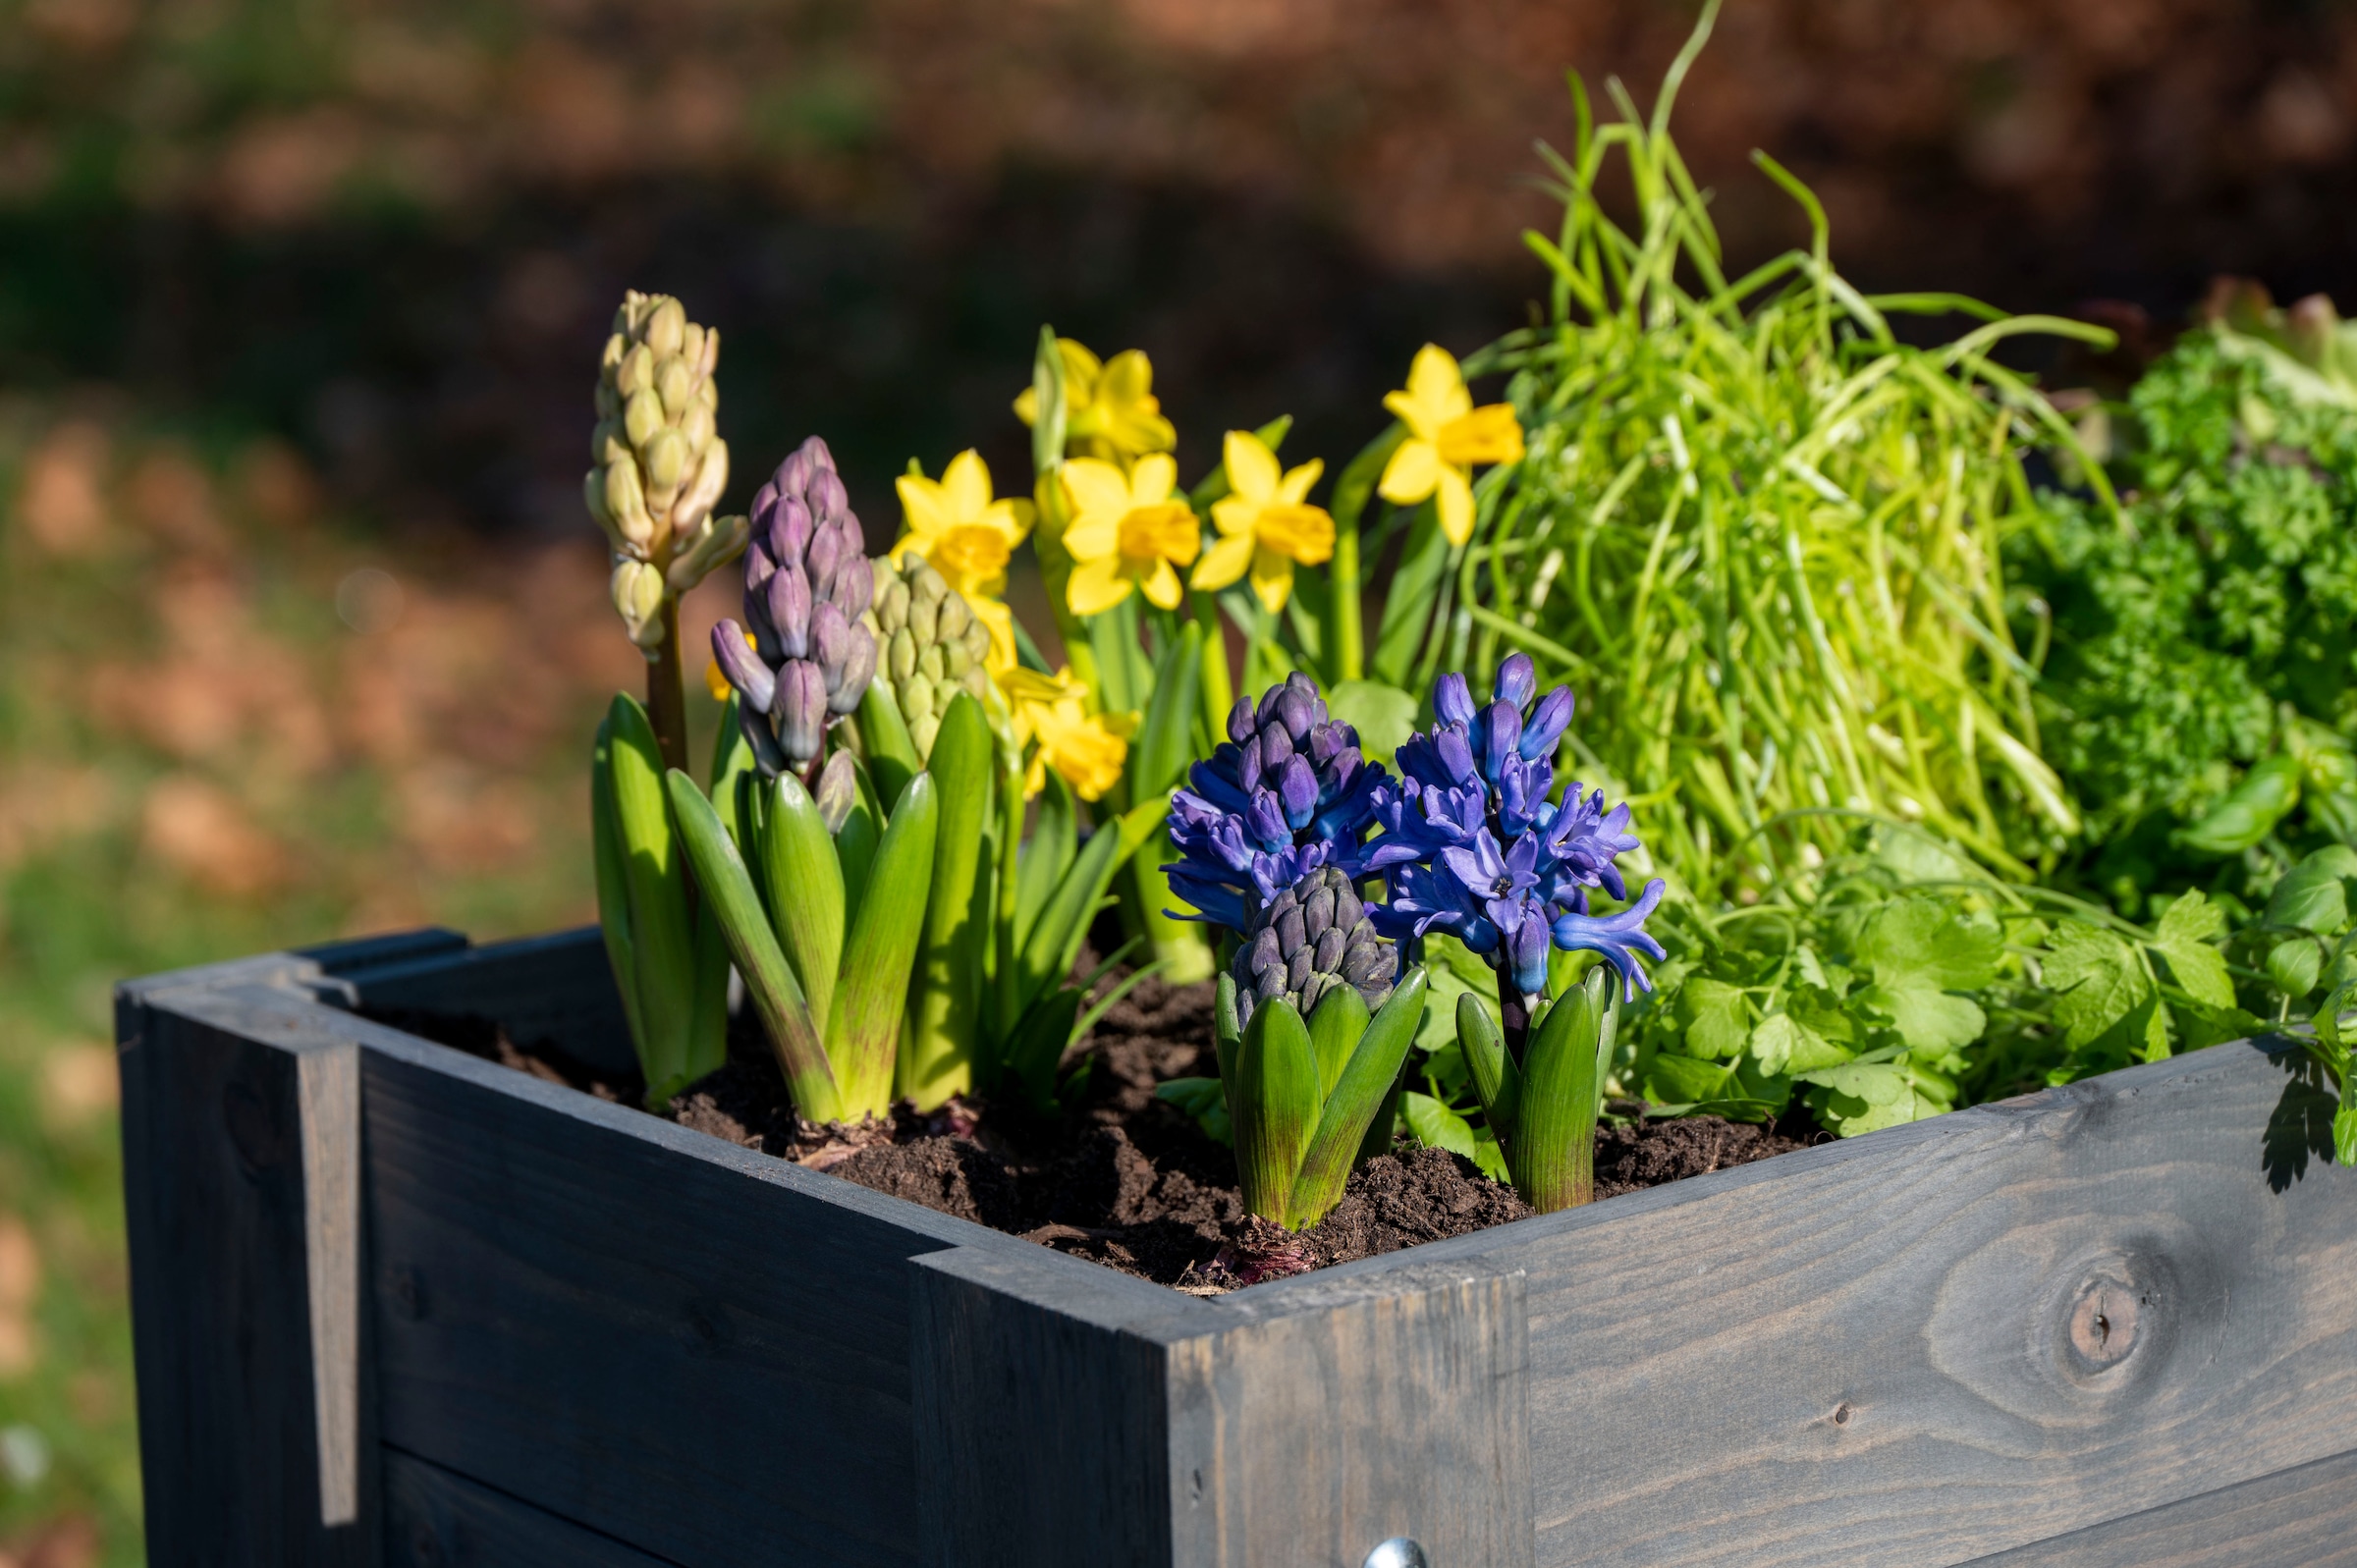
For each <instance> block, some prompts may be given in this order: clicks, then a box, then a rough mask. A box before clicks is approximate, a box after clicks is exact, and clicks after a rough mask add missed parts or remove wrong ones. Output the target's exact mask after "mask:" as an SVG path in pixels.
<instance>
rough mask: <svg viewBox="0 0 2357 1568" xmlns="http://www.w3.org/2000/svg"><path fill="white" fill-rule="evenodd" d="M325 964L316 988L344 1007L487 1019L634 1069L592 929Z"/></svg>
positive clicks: (587, 1057) (515, 1035)
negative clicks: (327, 978) (324, 976)
mask: <svg viewBox="0 0 2357 1568" xmlns="http://www.w3.org/2000/svg"><path fill="white" fill-rule="evenodd" d="M324 967H326V969H327V971H328V973H329V974H330V975H332V976H333V977H334V978H333V980H332V981H331V982H329V983H327V984H323V985H322V986H321V987H319V988H318V989H320V990H321V992H322V994H324V995H330V996H333V997H335V998H336V999H338V1000H341V1001H343V1003H344V1004H345V1005H347V1006H355V1007H373V1008H386V1009H390V1008H397V1007H413V1008H416V1009H419V1010H421V1011H426V1012H440V1013H450V1014H454V1015H455V1014H469V1013H470V1014H473V1015H475V1016H478V1017H484V1018H493V1019H496V1020H498V1021H499V1022H500V1023H501V1024H504V1025H505V1026H506V1027H507V1031H508V1034H509V1036H510V1038H512V1039H514V1040H516V1041H518V1042H519V1043H521V1044H526V1045H528V1044H530V1043H532V1042H534V1041H539V1040H553V1041H557V1042H559V1043H560V1044H562V1045H563V1046H564V1048H565V1050H566V1051H567V1052H568V1053H569V1054H572V1055H573V1056H574V1057H575V1058H576V1060H578V1061H580V1062H581V1063H582V1064H583V1065H585V1066H589V1067H594V1068H598V1069H600V1070H602V1071H606V1072H613V1073H628V1072H634V1071H636V1070H637V1064H638V1063H637V1056H636V1054H635V1052H634V1051H633V1049H632V1047H631V1045H630V1026H629V1024H628V1023H627V1021H626V1020H625V1019H624V1017H623V1013H622V996H621V993H619V992H618V991H616V990H615V989H614V972H613V970H612V969H611V968H610V967H609V966H608V964H607V961H606V947H605V939H604V938H603V937H602V936H601V935H600V934H599V932H598V929H597V928H596V927H595V926H582V927H579V928H577V929H576V930H573V931H560V932H557V933H555V934H553V935H551V936H546V937H526V938H523V939H521V940H520V941H516V942H495V943H491V944H489V945H487V946H480V947H471V946H462V947H458V948H444V949H440V950H435V949H426V950H420V951H412V952H407V953H396V954H390V955H387V956H384V957H378V958H367V959H362V958H359V957H355V956H343V957H339V958H338V959H336V960H335V961H332V962H330V963H328V964H327V965H325V966H324Z"/></svg>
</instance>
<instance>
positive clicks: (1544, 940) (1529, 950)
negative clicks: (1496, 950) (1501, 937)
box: [1505, 903, 1551, 997]
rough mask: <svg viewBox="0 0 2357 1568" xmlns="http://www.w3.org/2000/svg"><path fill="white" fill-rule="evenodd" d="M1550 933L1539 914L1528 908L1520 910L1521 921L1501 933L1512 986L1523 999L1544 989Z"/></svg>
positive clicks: (1526, 906)
mask: <svg viewBox="0 0 2357 1568" xmlns="http://www.w3.org/2000/svg"><path fill="white" fill-rule="evenodd" d="M1550 935H1551V933H1550V932H1549V931H1548V929H1547V922H1546V921H1545V920H1543V919H1541V918H1540V917H1539V911H1538V910H1537V909H1536V908H1534V907H1532V906H1531V905H1529V904H1527V903H1526V904H1524V905H1523V907H1522V920H1521V923H1520V924H1519V925H1517V926H1516V927H1515V928H1514V929H1513V930H1512V931H1510V932H1507V933H1505V936H1506V953H1505V956H1506V959H1507V966H1508V967H1509V968H1510V969H1511V970H1512V971H1513V976H1514V984H1515V985H1516V986H1518V987H1520V988H1521V990H1522V994H1523V995H1524V996H1526V997H1535V996H1537V995H1538V994H1539V993H1541V992H1543V991H1545V990H1546V989H1547V948H1548V946H1549V944H1548V938H1549V936H1550Z"/></svg>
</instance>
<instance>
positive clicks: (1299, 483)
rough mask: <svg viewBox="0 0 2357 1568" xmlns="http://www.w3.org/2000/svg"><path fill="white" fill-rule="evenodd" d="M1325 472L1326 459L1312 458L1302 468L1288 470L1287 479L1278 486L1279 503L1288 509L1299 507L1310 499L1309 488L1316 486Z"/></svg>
mask: <svg viewBox="0 0 2357 1568" xmlns="http://www.w3.org/2000/svg"><path fill="white" fill-rule="evenodd" d="M1325 471H1326V460H1325V459H1324V458H1312V459H1310V460H1308V461H1307V462H1305V463H1303V464H1301V466H1300V467H1298V468H1292V469H1288V470H1287V472H1286V475H1285V478H1284V479H1283V480H1282V481H1281V482H1279V484H1278V486H1277V500H1278V502H1279V503H1280V504H1282V505H1284V506H1288V507H1297V506H1299V505H1300V504H1301V503H1302V501H1303V500H1304V499H1306V498H1307V497H1308V495H1309V487H1310V486H1311V485H1314V484H1316V483H1317V482H1318V476H1319V475H1320V474H1322V473H1324V472H1325Z"/></svg>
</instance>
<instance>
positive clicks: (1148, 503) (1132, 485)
mask: <svg viewBox="0 0 2357 1568" xmlns="http://www.w3.org/2000/svg"><path fill="white" fill-rule="evenodd" d="M1132 352H1134V350H1132ZM1176 489H1178V463H1177V462H1176V461H1174V460H1172V458H1171V456H1170V455H1169V454H1168V453H1163V452H1153V453H1148V454H1147V455H1146V456H1145V457H1142V458H1140V459H1138V460H1137V466H1136V467H1135V468H1133V469H1131V470H1130V473H1129V504H1130V505H1131V506H1133V507H1152V506H1158V505H1160V504H1161V503H1162V502H1165V501H1168V500H1170V499H1171V492H1172V491H1174V490H1176Z"/></svg>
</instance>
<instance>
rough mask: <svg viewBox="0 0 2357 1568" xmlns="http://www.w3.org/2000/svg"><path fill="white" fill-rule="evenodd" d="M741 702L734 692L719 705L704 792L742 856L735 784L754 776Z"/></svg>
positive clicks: (756, 772) (742, 849) (742, 842)
mask: <svg viewBox="0 0 2357 1568" xmlns="http://www.w3.org/2000/svg"><path fill="white" fill-rule="evenodd" d="M742 700H743V699H742V698H740V697H739V696H738V695H737V693H735V692H734V691H732V692H730V693H729V700H728V701H727V702H725V703H723V704H722V705H721V710H720V730H719V731H718V732H717V733H715V734H714V735H713V737H712V772H711V776H710V777H709V778H708V779H707V780H706V781H705V787H704V793H705V795H706V796H708V797H709V798H710V799H711V801H712V809H713V810H714V811H715V812H717V813H719V816H720V825H721V826H722V827H723V828H726V829H727V830H728V831H729V837H730V838H735V839H736V840H737V852H738V853H739V854H742V853H744V838H742V836H741V835H740V833H739V832H738V824H737V801H738V793H737V781H738V780H739V779H741V778H745V777H747V776H753V777H758V770H757V769H756V768H755V767H754V764H753V748H752V746H751V745H750V744H748V743H747V742H746V740H745V738H744V729H743V727H742V726H741V725H740V724H739V723H738V719H737V704H738V703H739V702H740V701H742Z"/></svg>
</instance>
